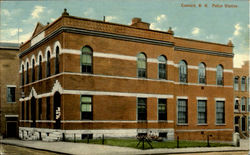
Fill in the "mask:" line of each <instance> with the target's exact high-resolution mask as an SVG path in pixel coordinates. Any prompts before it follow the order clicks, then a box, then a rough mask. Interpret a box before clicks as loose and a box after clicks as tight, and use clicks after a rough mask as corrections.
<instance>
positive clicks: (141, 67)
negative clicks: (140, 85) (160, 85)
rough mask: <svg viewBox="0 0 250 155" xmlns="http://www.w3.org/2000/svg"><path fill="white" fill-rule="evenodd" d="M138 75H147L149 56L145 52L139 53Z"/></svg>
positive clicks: (144, 76)
mask: <svg viewBox="0 0 250 155" xmlns="http://www.w3.org/2000/svg"><path fill="white" fill-rule="evenodd" d="M137 77H143V78H146V77H147V58H146V55H145V54H143V53H139V54H138V55H137Z"/></svg>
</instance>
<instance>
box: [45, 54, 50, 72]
mask: <svg viewBox="0 0 250 155" xmlns="http://www.w3.org/2000/svg"><path fill="white" fill-rule="evenodd" d="M49 76H50V51H48V52H47V63H46V77H49Z"/></svg>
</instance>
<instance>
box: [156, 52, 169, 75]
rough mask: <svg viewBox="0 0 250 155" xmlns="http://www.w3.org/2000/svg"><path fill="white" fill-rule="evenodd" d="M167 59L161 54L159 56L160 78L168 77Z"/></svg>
mask: <svg viewBox="0 0 250 155" xmlns="http://www.w3.org/2000/svg"><path fill="white" fill-rule="evenodd" d="M166 64H167V59H166V57H165V56H163V55H161V56H159V57H158V77H159V79H166V78H167V72H166V69H167V65H166Z"/></svg>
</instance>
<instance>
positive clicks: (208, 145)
mask: <svg viewBox="0 0 250 155" xmlns="http://www.w3.org/2000/svg"><path fill="white" fill-rule="evenodd" d="M209 136H210V135H207V147H210V144H209Z"/></svg>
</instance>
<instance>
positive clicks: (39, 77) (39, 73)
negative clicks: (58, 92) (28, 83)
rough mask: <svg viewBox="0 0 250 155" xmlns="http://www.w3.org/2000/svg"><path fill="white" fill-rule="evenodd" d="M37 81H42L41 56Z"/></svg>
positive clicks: (40, 57)
mask: <svg viewBox="0 0 250 155" xmlns="http://www.w3.org/2000/svg"><path fill="white" fill-rule="evenodd" d="M38 65H39V66H38V80H41V79H42V56H41V55H40V56H39V64H38Z"/></svg>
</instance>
